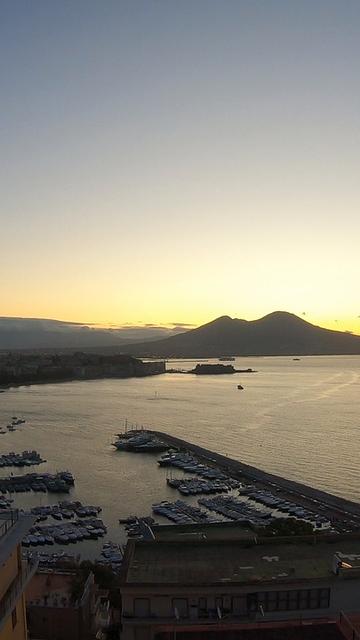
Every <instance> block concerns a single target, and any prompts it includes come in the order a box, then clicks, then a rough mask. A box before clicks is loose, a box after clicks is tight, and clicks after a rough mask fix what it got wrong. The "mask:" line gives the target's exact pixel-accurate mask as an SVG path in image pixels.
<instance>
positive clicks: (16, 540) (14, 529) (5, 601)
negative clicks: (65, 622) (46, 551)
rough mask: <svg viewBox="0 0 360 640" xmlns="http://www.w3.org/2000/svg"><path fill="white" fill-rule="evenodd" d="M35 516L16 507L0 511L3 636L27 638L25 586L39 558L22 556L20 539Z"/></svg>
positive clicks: (1, 638)
mask: <svg viewBox="0 0 360 640" xmlns="http://www.w3.org/2000/svg"><path fill="white" fill-rule="evenodd" d="M33 523H34V518H33V517H32V516H28V515H20V514H19V512H18V511H17V510H11V511H6V512H3V513H1V514H0V640H26V638H27V625H26V610H25V596H24V593H25V589H26V586H27V584H28V582H29V580H30V579H31V578H32V576H33V575H34V573H35V571H36V567H37V562H36V560H24V559H23V558H22V557H21V540H22V538H23V537H24V536H25V535H26V534H27V532H28V530H29V528H30V527H31V526H32V525H33Z"/></svg>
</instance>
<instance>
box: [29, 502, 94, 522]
mask: <svg viewBox="0 0 360 640" xmlns="http://www.w3.org/2000/svg"><path fill="white" fill-rule="evenodd" d="M100 511H101V507H97V506H94V505H83V504H82V503H81V502H79V501H73V502H72V501H69V500H63V501H62V502H59V504H46V505H40V506H37V507H32V509H31V513H32V514H33V515H35V516H37V521H38V522H42V521H45V520H47V518H49V517H52V518H54V520H58V521H59V520H71V519H72V518H75V516H76V517H78V518H86V517H90V516H97V515H98V513H100Z"/></svg>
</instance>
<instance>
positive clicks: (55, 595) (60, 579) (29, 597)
mask: <svg viewBox="0 0 360 640" xmlns="http://www.w3.org/2000/svg"><path fill="white" fill-rule="evenodd" d="M75 582H77V573H76V571H75V570H74V569H73V568H65V567H63V568H54V569H47V568H42V569H39V570H38V572H37V573H36V574H35V576H34V577H33V579H32V580H31V582H30V584H29V586H28V588H27V590H26V606H27V618H28V627H29V635H30V637H31V638H36V640H92V639H94V638H95V637H96V638H98V637H99V638H100V637H101V631H102V629H105V628H106V627H108V626H109V623H110V613H109V601H108V599H107V593H103V592H101V591H99V590H98V588H97V586H96V584H95V582H94V574H93V573H90V574H89V576H88V577H87V579H86V580H84V583H83V584H82V585H81V587H80V589H79V590H77V595H76V597H75V593H74V583H75Z"/></svg>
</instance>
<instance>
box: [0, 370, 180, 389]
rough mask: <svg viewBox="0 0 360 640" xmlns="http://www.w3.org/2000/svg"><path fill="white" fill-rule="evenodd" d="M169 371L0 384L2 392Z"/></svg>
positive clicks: (126, 378)
mask: <svg viewBox="0 0 360 640" xmlns="http://www.w3.org/2000/svg"><path fill="white" fill-rule="evenodd" d="M164 373H168V372H167V371H165V372H161V373H148V374H146V375H142V376H95V377H94V378H66V379H63V378H55V379H54V380H33V381H30V382H9V383H8V384H1V385H0V393H4V392H5V391H9V389H18V388H19V387H33V386H36V385H41V384H61V383H63V384H64V383H66V382H92V381H94V380H130V378H136V379H138V378H152V377H154V376H160V375H164Z"/></svg>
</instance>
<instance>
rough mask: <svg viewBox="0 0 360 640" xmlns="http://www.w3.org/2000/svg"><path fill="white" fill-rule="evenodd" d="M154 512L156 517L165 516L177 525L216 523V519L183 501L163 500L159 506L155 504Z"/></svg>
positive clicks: (153, 506)
mask: <svg viewBox="0 0 360 640" xmlns="http://www.w3.org/2000/svg"><path fill="white" fill-rule="evenodd" d="M152 510H153V513H155V514H156V515H159V516H163V517H164V518H167V519H168V520H171V521H172V522H174V523H176V524H194V523H199V522H214V519H213V518H212V517H211V516H210V515H209V514H207V513H206V512H205V511H203V510H202V509H199V508H198V507H194V506H193V505H190V504H187V503H186V502H183V501H182V500H177V501H176V502H168V501H167V500H163V501H162V502H159V503H158V504H153V505H152Z"/></svg>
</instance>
